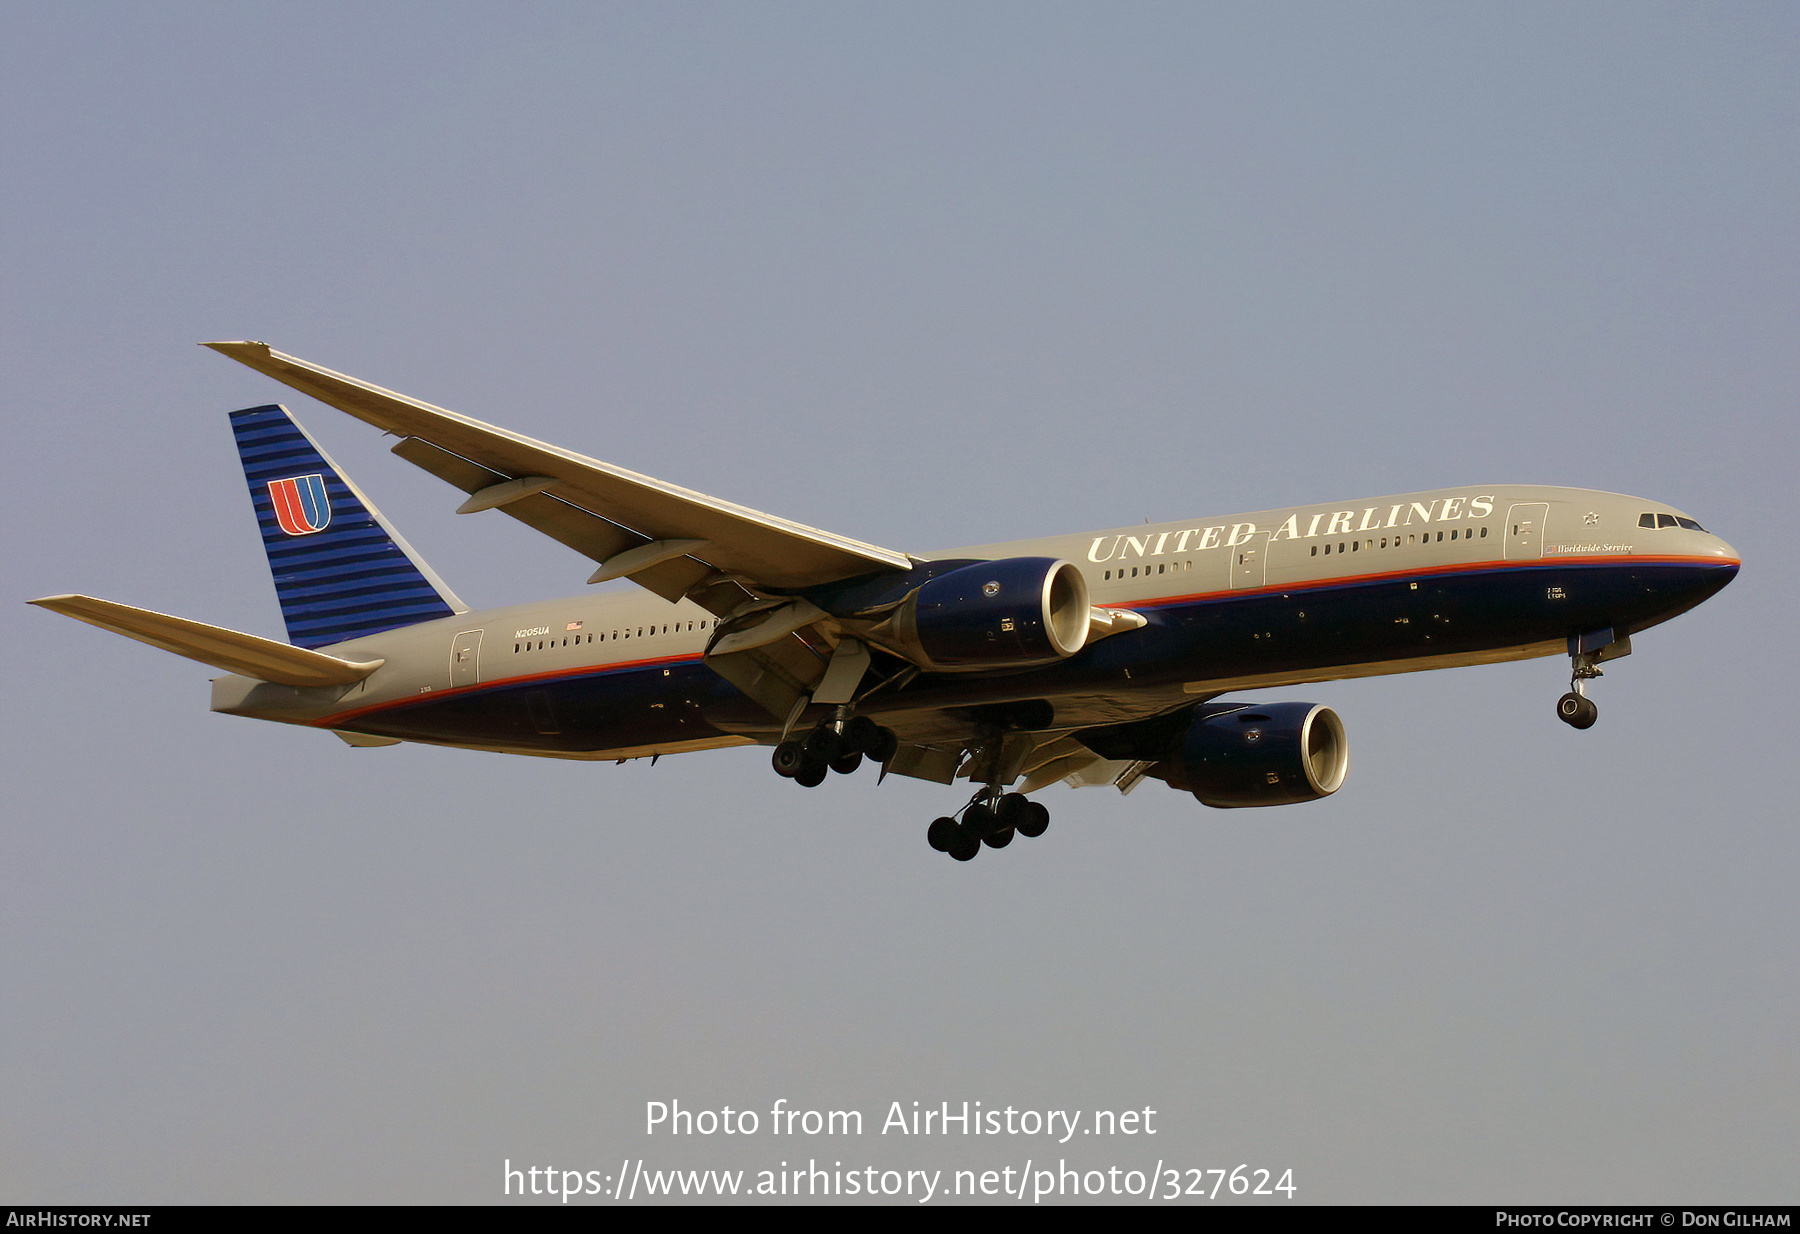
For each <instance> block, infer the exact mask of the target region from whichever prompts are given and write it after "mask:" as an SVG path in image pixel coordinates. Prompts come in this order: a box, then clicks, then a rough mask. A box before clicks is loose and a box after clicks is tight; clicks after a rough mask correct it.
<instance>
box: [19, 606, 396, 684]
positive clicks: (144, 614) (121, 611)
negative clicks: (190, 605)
mask: <svg viewBox="0 0 1800 1234" xmlns="http://www.w3.org/2000/svg"><path fill="white" fill-rule="evenodd" d="M29 603H32V604H35V605H37V606H38V607H39V608H47V609H49V610H50V611H51V612H53V613H61V614H62V615H63V616H65V617H73V618H74V619H75V620H76V621H85V622H87V623H88V624H89V625H90V626H99V627H100V628H101V629H102V630H111V631H112V632H113V633H114V634H123V635H124V636H125V637H126V638H135V639H136V640H137V641H138V642H140V643H149V644H150V645H151V646H152V647H161V648H162V649H163V650H164V651H172V652H174V653H175V654H176V655H178V656H186V657H187V658H188V659H190V660H198V661H200V663H202V664H210V665H212V667H214V668H222V669H224V670H225V671H226V672H228V673H241V674H242V675H244V676H245V677H254V678H256V679H257V680H258V681H273V682H276V683H277V684H279V685H284V686H341V685H349V684H350V683H351V682H354V681H361V680H362V679H363V678H365V677H367V676H368V675H369V674H370V673H372V672H374V671H375V670H376V669H378V668H380V667H381V666H382V665H383V664H385V663H387V661H385V660H368V661H364V662H361V663H358V662H354V661H350V660H340V659H338V658H337V657H336V656H328V655H326V654H325V653H324V652H322V651H308V650H306V648H304V647H293V646H290V645H288V644H287V643H278V642H276V641H275V640H274V639H272V638H259V637H258V636H257V635H254V634H242V633H239V632H238V631H236V630H227V629H225V628H224V627H222V626H209V625H207V624H206V623H205V622H200V621H189V620H187V619H186V618H185V617H171V616H169V615H168V614H167V613H154V612H151V611H150V610H149V609H147V608H132V607H131V606H130V605H129V604H115V603H113V602H112V601H111V600H99V599H95V598H94V597H93V596H45V597H44V598H43V599H41V600H32V601H29Z"/></svg>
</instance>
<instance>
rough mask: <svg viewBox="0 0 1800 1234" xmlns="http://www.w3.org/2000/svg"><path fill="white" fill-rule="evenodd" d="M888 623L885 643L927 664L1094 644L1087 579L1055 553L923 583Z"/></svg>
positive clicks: (1017, 663)
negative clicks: (1089, 616) (1055, 555)
mask: <svg viewBox="0 0 1800 1234" xmlns="http://www.w3.org/2000/svg"><path fill="white" fill-rule="evenodd" d="M883 627H884V628H883V629H882V630H881V631H880V633H881V634H882V635H885V638H884V639H883V641H888V642H891V643H892V644H893V645H894V646H895V648H896V649H897V650H899V651H900V652H901V653H902V654H904V655H905V656H906V657H907V658H908V659H910V660H913V661H914V662H915V663H918V664H921V665H923V666H925V667H928V668H936V669H948V670H952V671H958V670H960V671H963V672H970V671H975V670H980V669H989V668H1023V667H1028V666H1030V665H1033V664H1052V663H1055V662H1056V661H1057V660H1061V659H1066V658H1068V657H1069V656H1072V655H1074V654H1075V653H1076V652H1078V651H1080V650H1081V649H1082V647H1083V646H1084V645H1085V644H1086V643H1087V636H1088V589H1087V579H1085V578H1083V577H1082V574H1081V571H1080V570H1079V569H1077V568H1076V567H1075V566H1074V565H1072V564H1071V563H1069V562H1067V561H1058V560H1056V559H1055V558H1052V557H1008V558H1003V559H1001V560H999V561H981V562H976V563H975V564H974V565H968V566H963V567H962V568H960V569H957V570H952V571H950V572H949V573H947V574H940V575H938V576H937V577H936V578H934V579H931V580H930V581H928V582H926V583H924V584H922V585H921V586H920V587H919V588H918V590H917V591H915V592H913V593H912V594H911V595H909V596H908V597H907V599H906V601H905V603H903V604H902V605H901V606H900V607H899V609H898V610H897V611H895V612H894V614H893V616H892V617H891V618H890V619H889V620H888V621H887V622H884V623H883Z"/></svg>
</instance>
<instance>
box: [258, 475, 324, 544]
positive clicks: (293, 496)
mask: <svg viewBox="0 0 1800 1234" xmlns="http://www.w3.org/2000/svg"><path fill="white" fill-rule="evenodd" d="M269 500H270V501H272V502H273V503H274V504H275V521H276V522H278V523H280V524H281V529H282V530H283V531H285V532H287V534H288V535H290V536H310V535H312V534H313V533H314V532H317V531H324V530H325V528H327V527H329V526H330V525H331V499H330V498H329V497H327V496H326V495H325V477H324V476H323V475H321V474H318V473H316V472H315V473H314V474H313V475H310V476H291V477H289V478H288V479H286V480H270V481H269Z"/></svg>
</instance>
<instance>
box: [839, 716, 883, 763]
mask: <svg viewBox="0 0 1800 1234" xmlns="http://www.w3.org/2000/svg"><path fill="white" fill-rule="evenodd" d="M880 738H881V725H879V724H877V723H875V721H873V720H871V719H869V717H868V716H852V717H851V718H850V722H849V723H848V724H846V725H844V741H845V743H846V744H847V745H849V747H850V748H851V749H852V750H860V751H861V752H862V753H864V754H873V753H874V752H875V748H874V747H875V743H876V742H877V741H878V740H880Z"/></svg>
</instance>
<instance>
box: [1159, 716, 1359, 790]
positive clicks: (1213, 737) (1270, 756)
mask: <svg viewBox="0 0 1800 1234" xmlns="http://www.w3.org/2000/svg"><path fill="white" fill-rule="evenodd" d="M1349 771H1350V743H1349V742H1348V741H1347V740H1346V739H1345V737H1344V723H1343V721H1342V720H1340V719H1338V715H1337V712H1335V711H1333V710H1332V709H1331V708H1329V707H1325V706H1321V705H1320V704H1318V703H1268V704H1255V703H1252V704H1249V705H1247V706H1242V707H1238V706H1232V707H1230V708H1229V709H1226V708H1220V707H1217V706H1211V707H1206V706H1203V707H1200V708H1199V709H1197V710H1196V711H1195V712H1194V718H1193V721H1192V723H1190V724H1189V725H1188V729H1187V732H1186V733H1185V734H1184V735H1183V736H1182V737H1181V740H1180V743H1179V745H1177V746H1176V747H1175V749H1174V751H1173V752H1172V753H1171V755H1170V756H1169V757H1168V758H1167V759H1166V760H1164V761H1162V762H1160V763H1158V764H1157V765H1156V766H1155V767H1152V768H1151V769H1150V773H1149V774H1151V775H1154V776H1158V777H1160V778H1162V779H1164V780H1167V781H1168V782H1169V785H1170V787H1172V788H1179V789H1185V790H1187V791H1189V792H1191V793H1193V794H1194V796H1195V797H1197V798H1199V800H1200V802H1201V803H1202V804H1203V805H1209V806H1218V807H1221V808H1233V807H1238V806H1284V805H1291V804H1293V803H1294V802H1297V801H1316V800H1318V799H1319V798H1320V797H1328V796H1330V795H1331V794H1332V793H1335V792H1337V790H1338V788H1339V786H1341V785H1342V784H1343V782H1344V777H1345V775H1347V774H1348V773H1349Z"/></svg>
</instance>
